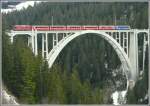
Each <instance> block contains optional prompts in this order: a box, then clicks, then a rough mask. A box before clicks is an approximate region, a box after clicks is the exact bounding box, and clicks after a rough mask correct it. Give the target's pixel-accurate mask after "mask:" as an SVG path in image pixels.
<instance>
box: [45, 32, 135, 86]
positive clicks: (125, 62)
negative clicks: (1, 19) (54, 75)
mask: <svg viewBox="0 0 150 106" xmlns="http://www.w3.org/2000/svg"><path fill="white" fill-rule="evenodd" d="M87 33H93V34H96V35H98V36H100V37H102V38H103V39H105V40H106V41H107V42H108V43H109V44H110V45H111V46H112V47H113V48H114V49H115V51H116V53H117V55H118V57H119V59H120V61H121V63H122V66H123V69H124V72H125V74H126V78H127V81H133V83H134V82H135V81H136V77H135V76H136V75H134V72H133V71H132V67H131V63H130V60H129V58H128V56H127V54H126V53H125V51H124V50H123V48H122V47H121V46H120V44H119V43H118V42H117V41H116V40H115V39H113V38H112V37H111V36H109V35H108V34H107V33H105V32H102V31H93V30H85V31H80V32H75V33H74V34H72V35H71V36H68V37H66V38H63V39H62V40H61V41H59V42H58V44H57V45H56V46H55V47H54V48H53V49H52V50H51V51H50V53H49V54H48V58H47V61H48V64H49V68H51V67H52V65H53V63H54V61H55V60H56V58H57V57H58V55H59V53H60V52H61V51H62V49H63V48H64V47H65V46H66V45H67V44H68V43H69V42H71V41H72V40H73V39H75V38H76V37H78V36H81V35H85V34H87ZM127 86H128V83H127Z"/></svg>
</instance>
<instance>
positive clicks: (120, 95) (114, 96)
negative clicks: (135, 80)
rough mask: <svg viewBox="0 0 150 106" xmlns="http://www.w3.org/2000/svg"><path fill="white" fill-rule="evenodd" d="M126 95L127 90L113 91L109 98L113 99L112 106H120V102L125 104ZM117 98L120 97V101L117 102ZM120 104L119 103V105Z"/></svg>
mask: <svg viewBox="0 0 150 106" xmlns="http://www.w3.org/2000/svg"><path fill="white" fill-rule="evenodd" d="M126 93H127V90H124V91H121V92H120V91H115V92H114V93H113V94H112V95H111V97H112V99H113V104H114V105H120V104H121V103H122V102H123V103H125V102H126ZM119 97H121V98H122V99H121V100H120V101H119ZM120 102H121V103H120Z"/></svg>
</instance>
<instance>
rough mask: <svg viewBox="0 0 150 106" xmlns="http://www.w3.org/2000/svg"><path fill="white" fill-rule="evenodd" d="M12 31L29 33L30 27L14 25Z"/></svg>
mask: <svg viewBox="0 0 150 106" xmlns="http://www.w3.org/2000/svg"><path fill="white" fill-rule="evenodd" d="M13 30H15V31H31V30H32V26H31V25H15V26H14V28H13Z"/></svg>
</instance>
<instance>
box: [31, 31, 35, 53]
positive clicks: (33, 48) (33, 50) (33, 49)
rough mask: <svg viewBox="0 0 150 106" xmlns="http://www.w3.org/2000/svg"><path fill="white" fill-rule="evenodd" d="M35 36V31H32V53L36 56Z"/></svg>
mask: <svg viewBox="0 0 150 106" xmlns="http://www.w3.org/2000/svg"><path fill="white" fill-rule="evenodd" d="M34 36H35V34H34V31H32V35H31V47H32V52H33V53H34V54H35V47H34V41H35V38H34Z"/></svg>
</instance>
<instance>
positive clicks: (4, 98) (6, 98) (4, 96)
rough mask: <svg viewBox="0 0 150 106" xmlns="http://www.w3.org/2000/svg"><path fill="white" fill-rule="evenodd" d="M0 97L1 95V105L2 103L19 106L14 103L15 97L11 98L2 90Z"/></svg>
mask: <svg viewBox="0 0 150 106" xmlns="http://www.w3.org/2000/svg"><path fill="white" fill-rule="evenodd" d="M1 95H2V103H3V104H14V105H19V104H18V103H17V102H16V100H15V97H14V96H12V95H10V94H8V93H7V92H6V90H4V89H3V90H2V94H1Z"/></svg>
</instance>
